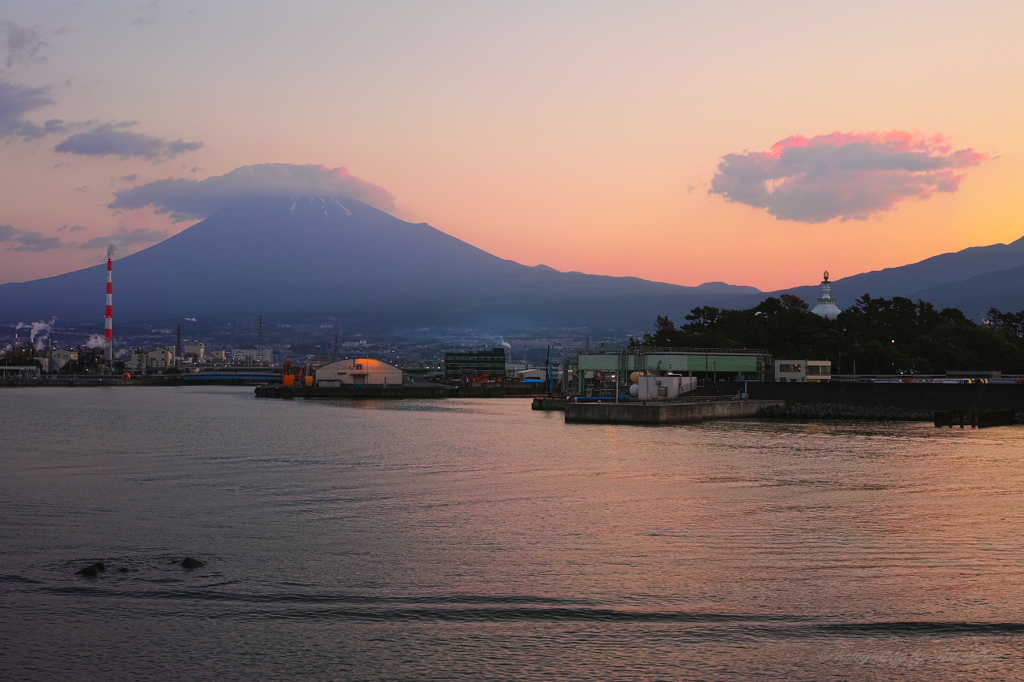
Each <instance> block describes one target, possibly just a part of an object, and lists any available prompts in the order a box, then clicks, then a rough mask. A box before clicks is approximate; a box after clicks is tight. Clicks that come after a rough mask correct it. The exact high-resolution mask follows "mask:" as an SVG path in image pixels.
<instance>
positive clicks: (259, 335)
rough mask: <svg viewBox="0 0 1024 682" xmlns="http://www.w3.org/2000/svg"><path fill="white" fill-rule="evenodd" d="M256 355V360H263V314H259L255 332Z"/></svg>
mask: <svg viewBox="0 0 1024 682" xmlns="http://www.w3.org/2000/svg"><path fill="white" fill-rule="evenodd" d="M256 357H257V362H263V316H262V315H260V318H259V322H258V328H257V332H256Z"/></svg>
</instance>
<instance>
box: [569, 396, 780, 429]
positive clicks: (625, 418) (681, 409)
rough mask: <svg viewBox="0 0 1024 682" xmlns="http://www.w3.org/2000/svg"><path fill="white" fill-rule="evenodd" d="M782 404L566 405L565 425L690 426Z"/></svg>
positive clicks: (755, 413)
mask: <svg viewBox="0 0 1024 682" xmlns="http://www.w3.org/2000/svg"><path fill="white" fill-rule="evenodd" d="M785 404H786V403H785V401H783V400H713V401H699V402H679V403H646V404H645V403H567V404H566V406H565V422H566V423H567V424H569V423H574V424H692V423H695V422H702V421H705V420H710V419H735V418H743V417H756V416H758V413H759V412H760V411H761V410H762V409H764V408H766V407H784V406H785Z"/></svg>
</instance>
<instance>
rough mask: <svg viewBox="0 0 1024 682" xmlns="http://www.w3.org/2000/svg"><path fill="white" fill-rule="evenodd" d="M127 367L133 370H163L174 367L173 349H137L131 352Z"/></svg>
mask: <svg viewBox="0 0 1024 682" xmlns="http://www.w3.org/2000/svg"><path fill="white" fill-rule="evenodd" d="M128 366H129V368H131V370H132V371H134V372H163V371H166V370H168V369H170V368H171V367H174V349H173V348H157V349H156V350H151V351H145V350H143V349H141V348H140V349H139V350H136V351H133V352H132V358H131V361H130V362H129V363H128Z"/></svg>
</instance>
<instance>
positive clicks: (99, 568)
mask: <svg viewBox="0 0 1024 682" xmlns="http://www.w3.org/2000/svg"><path fill="white" fill-rule="evenodd" d="M106 570H107V566H106V564H104V563H103V562H102V561H97V562H96V563H95V564H93V565H91V566H86V567H85V568H83V569H82V570H80V571H75V575H84V576H87V577H89V578H95V577H96V576H98V575H99V574H100V573H103V572H104V571H106Z"/></svg>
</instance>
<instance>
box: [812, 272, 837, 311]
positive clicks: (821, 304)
mask: <svg viewBox="0 0 1024 682" xmlns="http://www.w3.org/2000/svg"><path fill="white" fill-rule="evenodd" d="M811 312H812V313H814V314H815V315H821V316H822V317H826V318H828V319H830V320H834V319H836V317H838V316H839V313H841V312H843V311H842V310H840V309H839V307H838V306H837V305H836V299H834V298H832V283H831V282H829V281H828V270H826V271H825V279H823V280H822V281H821V298H819V299H818V305H816V306H814V310H812V311H811Z"/></svg>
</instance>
